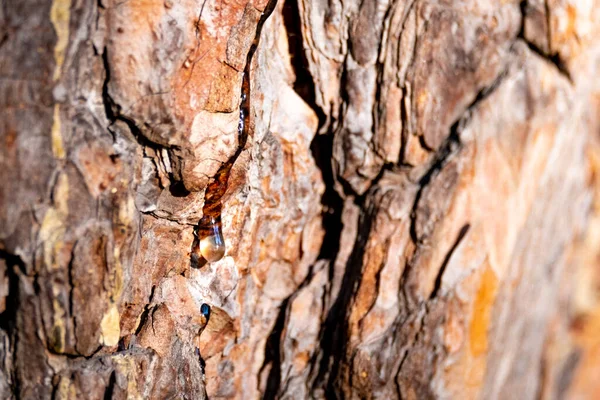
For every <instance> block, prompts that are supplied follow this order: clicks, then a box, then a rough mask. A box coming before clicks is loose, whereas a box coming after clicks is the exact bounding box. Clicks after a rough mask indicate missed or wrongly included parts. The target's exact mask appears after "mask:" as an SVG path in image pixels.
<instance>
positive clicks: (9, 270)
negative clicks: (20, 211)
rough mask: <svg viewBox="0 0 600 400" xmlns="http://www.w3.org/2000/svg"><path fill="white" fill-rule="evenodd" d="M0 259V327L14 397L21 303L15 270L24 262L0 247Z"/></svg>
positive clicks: (18, 386) (17, 389)
mask: <svg viewBox="0 0 600 400" xmlns="http://www.w3.org/2000/svg"><path fill="white" fill-rule="evenodd" d="M0 259H3V260H4V261H5V265H6V275H7V279H8V296H7V297H6V304H5V309H4V312H2V313H0V329H2V330H3V331H5V332H6V334H7V339H8V341H9V350H8V353H9V356H10V357H11V358H12V360H11V365H12V367H13V368H12V370H9V371H7V372H8V377H9V379H10V380H9V382H8V383H9V386H10V388H11V391H12V394H14V395H15V398H17V399H19V398H20V393H21V381H20V379H19V370H18V368H17V348H18V345H19V335H18V334H17V313H18V310H19V308H20V307H19V305H20V304H21V303H20V302H21V291H20V288H19V275H18V272H16V271H15V268H16V269H17V271H23V270H24V268H25V264H24V262H23V260H22V259H21V257H19V256H18V255H16V254H11V253H9V252H7V251H6V250H2V249H0Z"/></svg>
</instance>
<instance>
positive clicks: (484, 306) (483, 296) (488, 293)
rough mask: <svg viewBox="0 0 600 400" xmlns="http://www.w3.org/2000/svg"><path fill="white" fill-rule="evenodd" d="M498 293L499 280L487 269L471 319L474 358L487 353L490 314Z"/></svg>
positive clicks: (471, 348)
mask: <svg viewBox="0 0 600 400" xmlns="http://www.w3.org/2000/svg"><path fill="white" fill-rule="evenodd" d="M497 291H498V278H497V277H496V274H495V273H494V271H492V269H491V268H489V267H486V268H485V270H484V272H483V275H482V277H481V282H480V284H479V289H478V290H477V295H476V297H475V303H474V305H473V318H472V319H471V326H470V329H469V331H470V342H469V345H470V346H469V347H470V350H471V353H472V354H473V355H474V356H479V355H481V354H483V353H485V352H486V351H487V348H488V336H487V334H488V327H489V325H490V314H491V310H492V305H493V304H494V299H495V298H496V293H497Z"/></svg>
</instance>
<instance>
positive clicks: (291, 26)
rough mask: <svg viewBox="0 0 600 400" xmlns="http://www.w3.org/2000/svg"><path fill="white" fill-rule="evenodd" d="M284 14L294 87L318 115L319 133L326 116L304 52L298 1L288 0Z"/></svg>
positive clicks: (283, 10) (284, 7)
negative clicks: (319, 101) (317, 95)
mask: <svg viewBox="0 0 600 400" xmlns="http://www.w3.org/2000/svg"><path fill="white" fill-rule="evenodd" d="M282 14H283V24H284V26H285V29H286V32H287V38H288V49H289V52H290V60H291V64H292V68H293V69H294V74H295V75H296V79H295V81H294V86H293V87H294V90H295V91H296V93H298V95H299V96H300V97H301V98H302V100H304V102H305V103H306V104H308V105H309V106H310V108H312V109H313V111H314V112H315V113H316V114H317V117H318V118H319V129H317V132H319V130H320V128H321V127H323V125H324V124H325V121H326V115H325V113H324V112H323V109H322V108H321V107H319V106H318V105H317V102H316V91H315V82H314V80H313V78H312V75H311V73H310V71H309V69H308V68H309V64H308V59H307V58H306V53H305V51H304V45H303V43H304V40H303V37H302V29H301V21H300V12H299V8H298V0H286V1H285V3H284V4H283V9H282Z"/></svg>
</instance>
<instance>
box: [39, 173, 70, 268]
mask: <svg viewBox="0 0 600 400" xmlns="http://www.w3.org/2000/svg"><path fill="white" fill-rule="evenodd" d="M53 197H54V207H53V208H50V209H48V211H47V212H46V215H44V220H43V221H42V226H41V227H40V233H39V235H40V241H41V242H42V243H43V246H44V264H45V265H46V267H47V268H50V269H51V270H52V269H57V268H59V267H60V255H61V251H62V249H63V247H64V244H63V237H64V234H65V224H64V221H65V219H66V218H67V215H68V212H69V210H68V207H69V206H68V200H69V181H68V178H67V175H65V174H61V175H59V177H58V181H57V183H56V187H55V189H54V196H53Z"/></svg>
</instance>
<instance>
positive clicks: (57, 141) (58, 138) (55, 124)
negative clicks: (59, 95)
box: [51, 103, 65, 160]
mask: <svg viewBox="0 0 600 400" xmlns="http://www.w3.org/2000/svg"><path fill="white" fill-rule="evenodd" d="M60 128H61V124H60V105H59V104H58V103H56V104H54V120H53V121H52V132H51V134H52V136H51V137H52V154H54V157H56V158H58V159H61V160H62V159H64V158H65V148H64V146H63V140H62V134H61V133H60Z"/></svg>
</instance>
